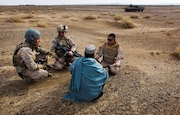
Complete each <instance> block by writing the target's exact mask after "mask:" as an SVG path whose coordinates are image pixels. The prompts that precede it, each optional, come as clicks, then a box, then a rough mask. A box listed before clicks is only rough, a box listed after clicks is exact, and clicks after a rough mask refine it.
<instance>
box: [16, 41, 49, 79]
mask: <svg viewBox="0 0 180 115" xmlns="http://www.w3.org/2000/svg"><path fill="white" fill-rule="evenodd" d="M38 50H39V52H40V53H41V54H42V56H46V54H47V52H46V51H45V50H42V49H38ZM42 56H41V57H42ZM14 57H15V58H14ZM36 57H37V49H35V48H33V47H31V45H30V44H28V43H26V42H25V43H23V47H22V48H20V49H19V51H18V52H17V54H16V55H14V56H13V63H14V66H15V68H16V71H17V73H18V74H19V75H23V77H24V79H28V78H30V79H33V80H37V79H42V78H46V77H48V72H47V71H46V70H44V69H39V68H38V63H36V62H35V59H37V58H36ZM21 77H22V76H21Z"/></svg>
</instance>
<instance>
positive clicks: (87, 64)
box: [63, 45, 109, 102]
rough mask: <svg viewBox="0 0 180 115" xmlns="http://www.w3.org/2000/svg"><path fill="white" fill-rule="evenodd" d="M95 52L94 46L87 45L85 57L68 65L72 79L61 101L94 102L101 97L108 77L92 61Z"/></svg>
mask: <svg viewBox="0 0 180 115" xmlns="http://www.w3.org/2000/svg"><path fill="white" fill-rule="evenodd" d="M95 50H96V47H95V46H94V45H88V46H87V47H86V48H85V57H79V58H77V59H76V60H75V61H74V62H73V63H72V64H71V65H70V72H71V74H72V78H71V82H70V86H69V92H68V93H67V94H66V95H65V96H64V97H63V99H65V100H73V101H76V102H84V101H92V100H96V99H97V98H99V97H101V96H102V95H103V92H102V91H103V88H104V85H105V83H106V82H107V80H108V77H109V75H108V72H107V71H106V70H105V69H104V68H103V66H102V65H101V64H100V63H99V62H97V61H96V60H95V59H94V53H95Z"/></svg>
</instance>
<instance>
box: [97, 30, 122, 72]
mask: <svg viewBox="0 0 180 115" xmlns="http://www.w3.org/2000/svg"><path fill="white" fill-rule="evenodd" d="M100 57H102V60H101V62H100V63H101V64H102V65H103V67H105V68H106V67H107V70H108V71H109V74H110V75H116V73H117V71H118V68H119V67H121V65H122V63H123V61H124V54H123V51H122V49H121V47H120V46H119V44H118V43H117V42H116V36H115V34H114V33H111V34H109V35H108V38H107V42H106V43H104V44H103V45H102V46H100V47H99V50H98V51H97V53H96V55H95V59H96V60H98V61H99V59H100Z"/></svg>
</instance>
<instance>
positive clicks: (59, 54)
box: [50, 36, 76, 70]
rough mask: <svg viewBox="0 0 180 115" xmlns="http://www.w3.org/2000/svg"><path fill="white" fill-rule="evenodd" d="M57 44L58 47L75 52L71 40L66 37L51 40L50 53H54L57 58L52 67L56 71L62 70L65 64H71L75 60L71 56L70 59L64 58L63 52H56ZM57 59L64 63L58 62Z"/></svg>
mask: <svg viewBox="0 0 180 115" xmlns="http://www.w3.org/2000/svg"><path fill="white" fill-rule="evenodd" d="M57 43H59V45H61V46H65V47H67V48H69V49H71V51H73V52H74V51H76V46H75V44H74V42H73V41H72V39H70V38H67V37H60V36H57V37H55V38H54V39H52V41H51V44H50V51H51V52H53V53H55V54H56V56H57V57H56V61H55V62H54V64H53V67H54V69H56V70H62V69H63V67H64V66H65V64H68V63H72V62H73V61H74V60H75V59H76V58H75V56H71V57H67V56H64V53H63V51H60V50H58V51H57V50H56V45H57ZM58 58H62V59H63V60H64V62H59V61H58Z"/></svg>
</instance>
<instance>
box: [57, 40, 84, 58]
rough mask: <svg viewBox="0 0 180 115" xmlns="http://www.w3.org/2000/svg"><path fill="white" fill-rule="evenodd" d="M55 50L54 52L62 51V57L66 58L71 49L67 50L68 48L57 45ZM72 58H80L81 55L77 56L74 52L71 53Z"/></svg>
mask: <svg viewBox="0 0 180 115" xmlns="http://www.w3.org/2000/svg"><path fill="white" fill-rule="evenodd" d="M55 49H56V50H61V51H63V53H64V56H68V52H69V51H71V49H69V48H68V47H66V46H62V45H60V44H59V43H57V45H56V47H55ZM73 56H75V57H82V55H81V54H79V53H78V52H77V51H74V52H73Z"/></svg>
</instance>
